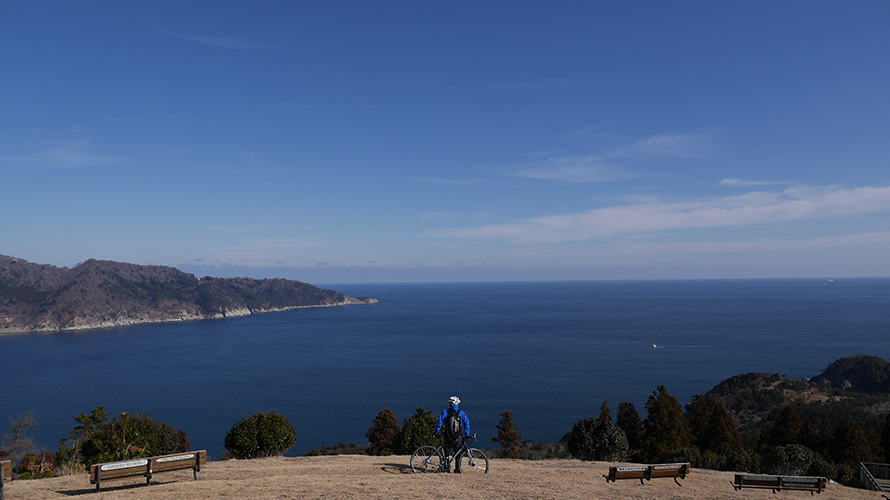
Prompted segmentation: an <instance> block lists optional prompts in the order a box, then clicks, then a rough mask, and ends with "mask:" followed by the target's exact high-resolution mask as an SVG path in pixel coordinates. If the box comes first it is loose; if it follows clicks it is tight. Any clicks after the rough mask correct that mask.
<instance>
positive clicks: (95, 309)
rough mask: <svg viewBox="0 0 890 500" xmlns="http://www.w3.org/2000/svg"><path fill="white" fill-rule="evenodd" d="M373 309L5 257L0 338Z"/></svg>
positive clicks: (237, 283)
mask: <svg viewBox="0 0 890 500" xmlns="http://www.w3.org/2000/svg"><path fill="white" fill-rule="evenodd" d="M376 302H377V300H375V299H372V298H368V297H361V298H353V297H347V296H346V295H343V294H342V293H339V292H336V291H334V290H326V289H322V288H318V287H315V286H312V285H310V284H308V283H303V282H301V281H295V280H285V279H262V280H257V279H252V278H211V277H205V278H201V279H198V278H196V277H195V276H194V275H192V274H188V273H185V272H183V271H180V270H179V269H176V268H174V267H167V266H141V265H136V264H127V263H123V262H113V261H102V260H94V259H90V260H87V261H86V262H83V263H80V264H78V265H77V266H74V267H73V268H70V269H69V268H67V267H56V266H52V265H47V264H34V263H31V262H28V261H26V260H23V259H18V258H15V257H9V256H5V255H0V335H3V334H11V333H29V332H57V331H68V330H90V329H98V328H114V327H120V326H128V325H137V324H142V323H161V322H171V321H191V320H199V319H215V318H232V317H239V316H247V315H250V314H260V313H267V312H277V311H287V310H290V309H299V308H308V307H332V306H344V305H351V304H374V303H376Z"/></svg>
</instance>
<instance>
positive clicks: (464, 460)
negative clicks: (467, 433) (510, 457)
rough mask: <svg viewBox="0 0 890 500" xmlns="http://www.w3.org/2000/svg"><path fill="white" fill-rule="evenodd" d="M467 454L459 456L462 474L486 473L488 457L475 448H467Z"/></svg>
mask: <svg viewBox="0 0 890 500" xmlns="http://www.w3.org/2000/svg"><path fill="white" fill-rule="evenodd" d="M466 455H467V456H463V454H461V456H460V471H461V473H463V474H488V457H487V456H486V455H485V453H484V452H483V451H482V450H480V449H477V448H470V449H468V450H467V453H466Z"/></svg>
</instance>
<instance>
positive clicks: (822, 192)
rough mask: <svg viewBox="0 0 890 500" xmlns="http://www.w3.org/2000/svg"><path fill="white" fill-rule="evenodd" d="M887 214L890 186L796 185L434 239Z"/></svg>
mask: <svg viewBox="0 0 890 500" xmlns="http://www.w3.org/2000/svg"><path fill="white" fill-rule="evenodd" d="M887 210H890V187H862V188H856V189H842V188H837V187H808V186H796V187H792V188H789V189H786V190H784V191H782V192H752V193H747V194H744V195H741V196H729V197H724V198H716V199H708V200H696V201H673V202H663V201H660V200H658V199H647V200H641V201H638V202H637V203H632V204H628V205H620V206H614V207H607V208H600V209H595V210H589V211H587V212H582V213H577V214H566V215H550V216H542V217H537V218H532V219H526V220H522V221H518V222H514V223H509V224H492V225H486V226H479V227H473V228H464V229H452V230H443V231H439V232H436V233H434V235H436V236H442V237H450V238H459V239H502V240H507V241H510V242H513V243H521V244H540V243H562V242H574V241H587V240H597V239H603V238H609V237H613V236H619V235H623V236H637V235H645V234H652V233H657V232H662V231H670V230H679V229H701V228H716V227H730V226H738V225H746V224H763V223H776V222H782V221H789V220H795V219H802V218H832V217H842V216H850V215H861V214H868V213H875V212H882V211H887Z"/></svg>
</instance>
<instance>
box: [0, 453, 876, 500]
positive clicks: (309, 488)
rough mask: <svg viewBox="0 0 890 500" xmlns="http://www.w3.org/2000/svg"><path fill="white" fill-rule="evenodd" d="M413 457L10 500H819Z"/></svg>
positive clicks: (697, 481) (217, 473)
mask: <svg viewBox="0 0 890 500" xmlns="http://www.w3.org/2000/svg"><path fill="white" fill-rule="evenodd" d="M408 461H409V457H407V456H391V457H368V456H355V455H340V456H327V457H297V458H270V459H263V460H231V461H226V462H210V463H208V464H207V466H206V467H205V468H204V469H202V471H201V472H199V473H198V480H197V481H195V480H193V479H192V472H191V471H179V472H172V473H167V474H161V475H158V476H155V478H154V480H153V481H152V484H151V486H145V481H144V480H139V479H132V480H125V481H117V482H113V483H108V485H107V486H105V487H103V488H102V492H101V493H99V495H97V496H94V495H96V494H95V488H94V487H93V486H92V485H91V484H90V481H89V478H88V477H87V476H86V475H80V476H69V477H59V478H53V479H41V480H36V481H13V482H12V483H7V485H6V487H7V490H6V499H7V500H20V499H25V500H42V499H60V498H67V499H70V498H72V497H73V498H77V497H80V496H84V498H89V499H92V498H99V499H101V500H116V499H135V500H142V499H146V500H148V499H151V500H174V499H175V500H181V499H184V498H190V499H205V498H238V499H247V500H251V499H257V500H259V499H289V498H301V499H303V498H324V499H343V498H358V499H363V500H367V499H390V498H443V499H447V498H455V499H458V498H459V499H468V498H479V499H494V500H498V499H534V498H546V499H561V500H562V499H585V500H587V499H591V498H595V499H630V500H635V499H639V500H643V499H646V500H650V499H653V498H669V499H694V500H706V499H707V500H720V499H732V500H740V499H750V498H759V499H782V498H787V499H793V498H801V499H802V498H811V496H810V494H809V493H806V492H801V491H782V492H779V493H778V494H773V493H772V492H771V491H769V490H744V491H735V490H733V488H732V486H730V482H731V481H732V479H733V474H732V473H729V472H716V471H710V470H700V469H693V470H692V472H691V473H690V474H689V475H688V476H687V477H686V479H685V480H681V481H680V482H681V484H682V486H677V485H676V484H674V482H673V481H672V480H671V479H653V480H652V481H650V482H647V483H645V484H640V482H639V481H634V480H625V481H619V482H617V483H606V480H605V479H604V478H603V474H606V473H608V469H609V465H611V464H607V463H603V462H581V461H578V460H546V461H540V462H532V461H522V460H492V464H491V472H490V473H489V474H487V475H454V474H425V475H415V474H412V473H411V469H410V467H409V466H408ZM817 497H818V498H819V499H820V500H841V499H843V500H857V499H870V500H878V499H881V498H882V497H881V494H880V493H876V492H872V491H864V490H857V489H852V488H846V487H844V486H840V485H837V484H829V485H828V489H827V490H826V491H825V492H823V493H822V494H820V495H818V496H817Z"/></svg>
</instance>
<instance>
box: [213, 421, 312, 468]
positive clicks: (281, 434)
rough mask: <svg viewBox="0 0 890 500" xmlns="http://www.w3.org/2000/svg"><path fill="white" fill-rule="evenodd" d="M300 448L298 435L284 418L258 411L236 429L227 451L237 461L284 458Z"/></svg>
mask: <svg viewBox="0 0 890 500" xmlns="http://www.w3.org/2000/svg"><path fill="white" fill-rule="evenodd" d="M295 444H297V431H295V430H294V428H293V426H291V425H290V422H288V421H287V418H285V417H284V416H283V415H281V414H279V413H277V412H273V413H267V412H264V411H258V412H255V413H253V414H251V415H250V416H248V417H245V418H244V419H242V420H241V421H240V422H238V423H237V424H235V425H234V426H232V428H231V429H230V430H229V432H228V434H226V442H225V447H226V449H227V450H229V453H231V454H232V456H233V457H234V458H241V459H247V458H262V457H275V456H279V455H283V454H284V452H286V451H287V450H289V449H291V448H293V447H294V445H295Z"/></svg>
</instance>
